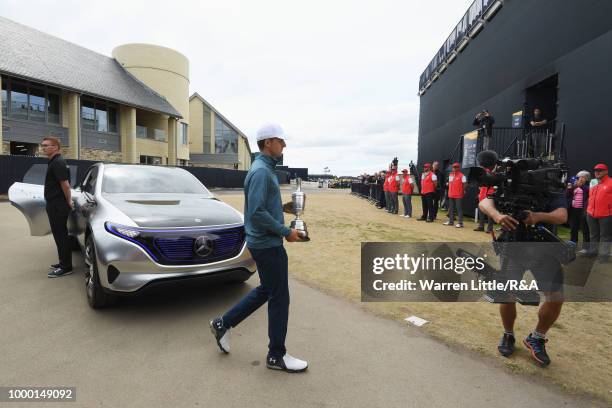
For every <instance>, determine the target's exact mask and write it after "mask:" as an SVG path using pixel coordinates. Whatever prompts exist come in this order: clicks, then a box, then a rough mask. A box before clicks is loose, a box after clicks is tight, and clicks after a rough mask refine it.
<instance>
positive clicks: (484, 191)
mask: <svg viewBox="0 0 612 408" xmlns="http://www.w3.org/2000/svg"><path fill="white" fill-rule="evenodd" d="M485 170H486V172H487V173H490V172H491V171H492V170H491V169H487V168H485ZM494 192H495V188H493V187H486V186H483V187H480V190H479V191H478V203H480V202H481V201H482V200H484V199H485V198H487V197H488V196H490V195H491V194H493V193H494ZM485 218H486V219H487V233H490V232H492V231H493V224H494V221H493V218H491V217H489V216H488V215H486V214H484V213H483V212H481V211H478V226H477V227H476V228H474V231H484V230H485V228H484V224H485Z"/></svg>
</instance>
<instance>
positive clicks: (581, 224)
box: [569, 208, 591, 249]
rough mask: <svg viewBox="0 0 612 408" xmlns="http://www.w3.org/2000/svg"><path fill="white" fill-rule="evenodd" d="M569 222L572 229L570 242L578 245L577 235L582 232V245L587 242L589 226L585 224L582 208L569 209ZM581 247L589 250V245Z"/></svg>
mask: <svg viewBox="0 0 612 408" xmlns="http://www.w3.org/2000/svg"><path fill="white" fill-rule="evenodd" d="M569 221H570V222H569V223H570V227H571V228H572V230H571V235H570V240H572V241H574V242H575V243H578V233H579V232H580V231H581V230H582V241H583V243H587V242H589V241H590V238H591V237H590V236H589V224H587V220H586V211H584V208H571V209H570V220H569ZM583 247H584V248H585V249H589V245H583Z"/></svg>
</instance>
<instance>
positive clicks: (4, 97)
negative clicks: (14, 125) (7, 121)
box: [0, 78, 8, 116]
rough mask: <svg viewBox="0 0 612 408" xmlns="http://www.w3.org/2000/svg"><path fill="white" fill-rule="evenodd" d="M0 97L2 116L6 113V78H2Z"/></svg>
mask: <svg viewBox="0 0 612 408" xmlns="http://www.w3.org/2000/svg"><path fill="white" fill-rule="evenodd" d="M0 98H2V116H7V115H8V84H7V79H6V78H3V79H2V93H0Z"/></svg>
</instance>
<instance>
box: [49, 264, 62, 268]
mask: <svg viewBox="0 0 612 408" xmlns="http://www.w3.org/2000/svg"><path fill="white" fill-rule="evenodd" d="M60 266H62V265H60V264H58V263H57V264H53V265H49V269H57V268H59V267H60Z"/></svg>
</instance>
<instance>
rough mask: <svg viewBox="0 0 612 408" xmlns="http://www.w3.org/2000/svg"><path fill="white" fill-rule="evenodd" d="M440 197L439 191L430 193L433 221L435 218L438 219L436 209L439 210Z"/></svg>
mask: <svg viewBox="0 0 612 408" xmlns="http://www.w3.org/2000/svg"><path fill="white" fill-rule="evenodd" d="M440 195H441V192H440V191H439V190H436V191H435V192H433V193H432V196H431V214H432V215H431V219H432V220H435V219H436V218H438V209H439V208H440Z"/></svg>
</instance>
